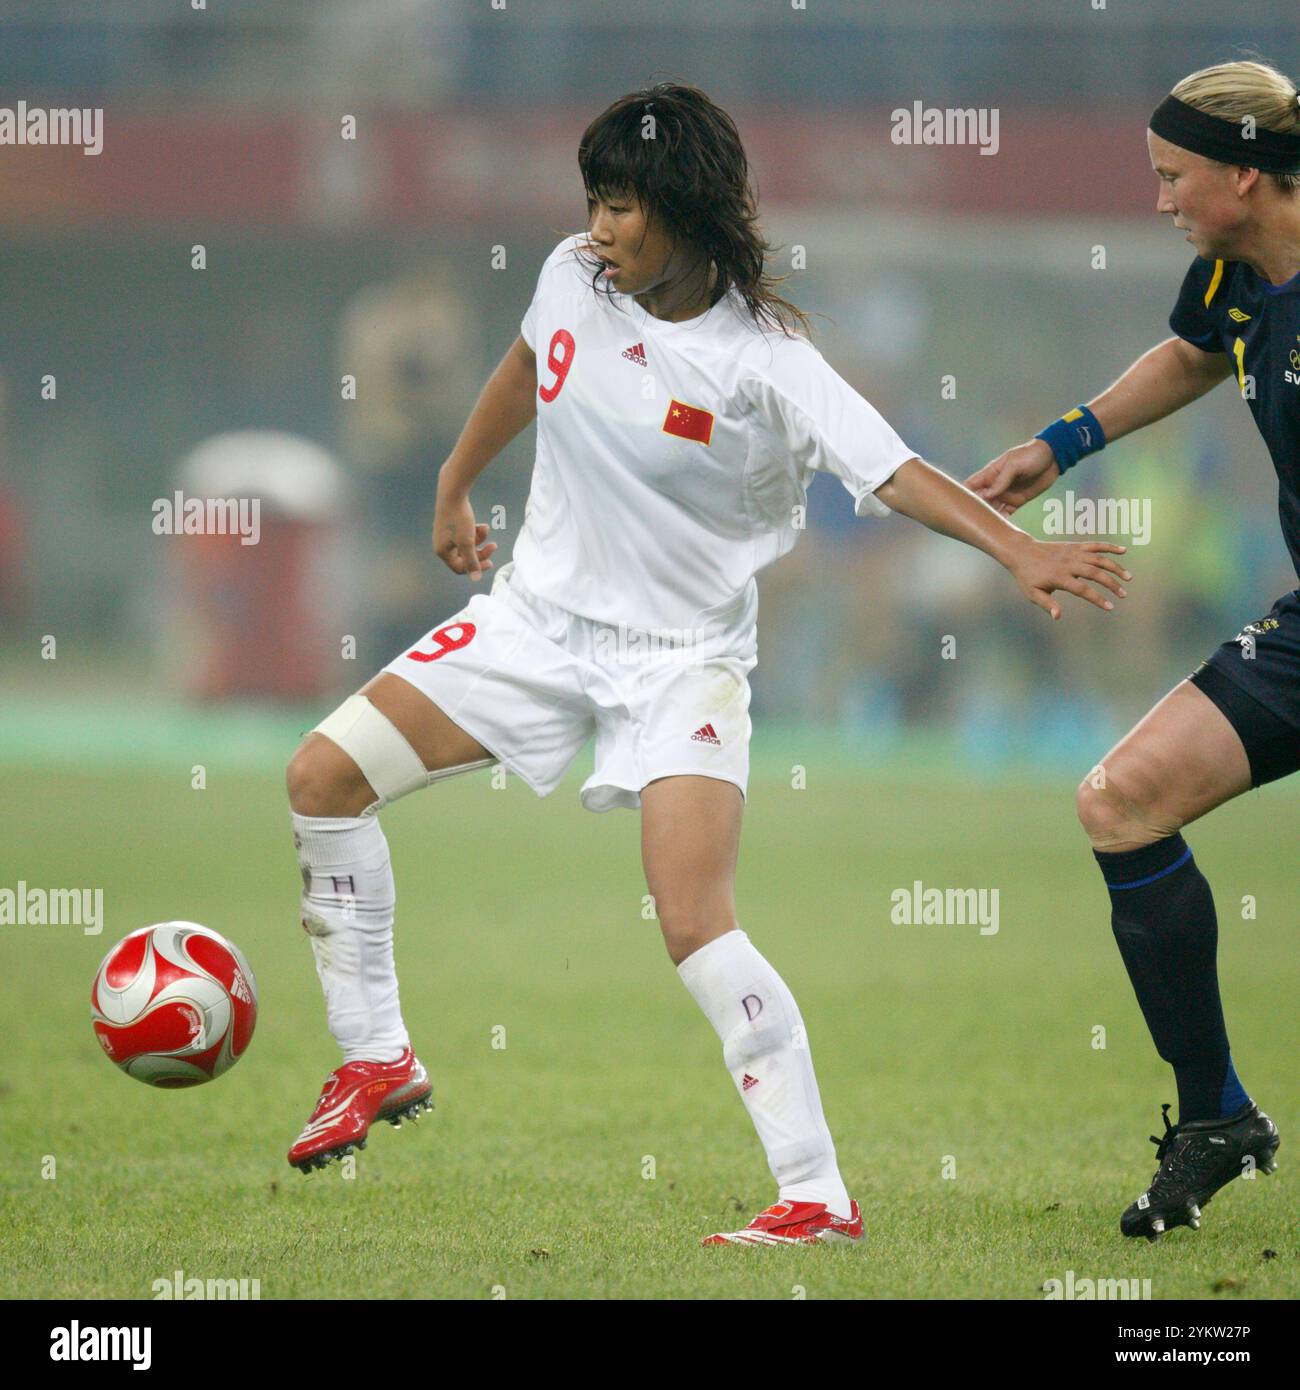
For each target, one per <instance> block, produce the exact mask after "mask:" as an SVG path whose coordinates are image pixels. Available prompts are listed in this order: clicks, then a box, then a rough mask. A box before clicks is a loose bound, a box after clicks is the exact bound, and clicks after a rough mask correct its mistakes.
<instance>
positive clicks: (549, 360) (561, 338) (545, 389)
mask: <svg viewBox="0 0 1300 1390" xmlns="http://www.w3.org/2000/svg"><path fill="white" fill-rule="evenodd" d="M561 348H563V349H564V356H563V357H561V356H560V349H561ZM575 350H576V349H575V348H574V345H573V334H572V333H570V332H569V330H568V329H567V328H557V329H556V330H555V336H554V337H553V338H552V339H551V346H550V348H549V350H548V351H547V354H546V365H547V366H548V367H549V368H550V369H551V371H553V372H554V373H555V380H554V381H553V382H551V384H550V385H549V386H539V387H538V388H537V394H538V395H539V396H540V397H541V398H542V399H543V400H544V401H545V402H546V403H547V405H550V403H551V402H552V401H553V400H554V399H555V398H556V396H558V395H559V394H560V388H561V387H562V386H563V385H564V378H565V377H567V376H568V375H569V368H570V367H572V366H573V354H574V352H575Z"/></svg>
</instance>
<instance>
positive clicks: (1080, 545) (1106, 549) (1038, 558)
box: [1007, 464, 1133, 619]
mask: <svg viewBox="0 0 1300 1390" xmlns="http://www.w3.org/2000/svg"><path fill="white" fill-rule="evenodd" d="M1053 467H1055V464H1053ZM1126 549H1127V547H1126V546H1122V545H1112V544H1111V543H1110V542H1109V541H1038V540H1034V538H1033V537H1032V536H1026V537H1025V543H1024V544H1022V545H1021V546H1020V548H1019V549H1018V551H1017V552H1016V554H1015V555H1014V556H1013V557H1012V559H1011V562H1010V563H1009V564H1008V565H1007V568H1008V569H1009V570H1010V571H1011V573H1012V574H1013V575H1014V576H1015V580H1016V583H1017V584H1019V585H1020V590H1021V592H1022V593H1023V594H1024V596H1025V597H1026V598H1027V599H1028V600H1029V601H1030V603H1036V604H1037V605H1038V606H1039V608H1041V609H1043V610H1044V611H1045V612H1047V613H1050V614H1051V615H1052V617H1053V618H1054V619H1056V618H1059V617H1060V616H1061V605H1060V604H1059V603H1057V602H1056V600H1055V599H1053V598H1052V595H1053V594H1054V593H1057V592H1064V593H1067V594H1074V595H1076V596H1077V597H1079V598H1081V599H1086V600H1087V601H1088V602H1089V603H1093V604H1096V606H1097V607H1098V608H1102V609H1105V610H1106V611H1108V612H1109V610H1110V609H1112V608H1114V607H1115V605H1114V604H1113V603H1112V602H1111V601H1110V599H1108V598H1106V597H1105V595H1103V594H1100V593H1098V591H1097V589H1095V588H1094V587H1093V585H1099V586H1100V587H1101V588H1103V589H1109V590H1110V591H1111V593H1112V594H1114V595H1116V597H1118V598H1124V597H1125V590H1124V588H1123V587H1122V585H1121V584H1120V580H1122V579H1123V580H1130V579H1132V578H1133V576H1132V575H1131V574H1130V573H1129V572H1128V570H1126V569H1125V568H1124V567H1123V565H1121V564H1120V563H1119V562H1118V561H1117V560H1112V559H1111V558H1110V557H1111V556H1112V555H1123V554H1124V552H1125V550H1126Z"/></svg>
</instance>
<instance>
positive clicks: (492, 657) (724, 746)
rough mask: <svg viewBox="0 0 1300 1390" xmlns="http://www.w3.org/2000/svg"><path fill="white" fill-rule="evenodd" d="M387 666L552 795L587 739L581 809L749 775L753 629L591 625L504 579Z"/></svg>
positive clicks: (737, 781)
mask: <svg viewBox="0 0 1300 1390" xmlns="http://www.w3.org/2000/svg"><path fill="white" fill-rule="evenodd" d="M512 568H513V566H512V565H506V566H505V567H503V568H502V569H501V570H500V571H499V572H498V573H497V576H496V581H495V583H494V584H493V586H492V591H491V593H489V594H475V595H474V597H473V598H471V599H470V601H469V603H468V604H467V605H466V606H465V607H464V608H463V609H462V610H461V611H460V612H459V613H457V614H456V615H455V616H454V617H452V618H450V619H448V620H447V621H446V622H444V623H442V624H441V625H440V626H439V627H437V628H435V629H434V630H433V631H432V632H431V633H430V634H429V635H428V636H427V637H425V638H424V639H423V640H422V641H420V642H418V643H416V645H415V646H414V647H412V648H411V649H410V650H409V651H407V652H404V653H403V654H402V655H401V656H399V657H397V659H396V660H394V661H391V662H389V664H388V665H387V666H386V667H385V668H384V669H385V670H386V671H391V672H392V673H393V674H394V675H398V676H401V678H402V679H403V680H405V681H409V682H410V684H412V685H413V686H415V687H416V689H417V690H420V691H422V692H423V693H424V694H425V695H427V696H428V697H429V699H430V700H432V701H433V703H434V704H435V705H437V706H438V708H439V709H441V710H442V711H443V712H444V713H445V714H446V715H447V717H448V718H449V719H451V720H452V722H453V723H455V724H457V725H459V726H460V727H461V728H462V729H464V730H465V732H466V733H467V734H469V735H470V736H471V737H472V738H475V739H477V740H478V742H479V743H481V744H482V745H483V747H484V748H486V749H487V750H488V752H489V753H491V754H492V756H493V757H494V758H496V759H497V760H498V761H499V762H500V763H502V764H503V765H504V766H505V768H506V769H507V770H508V771H509V772H513V773H514V774H515V775H516V776H517V777H518V778H519V779H520V780H521V781H523V782H525V783H526V784H527V785H528V786H529V787H531V788H532V789H533V791H535V792H536V793H537V795H538V796H546V795H548V794H549V793H550V792H552V791H554V790H555V788H556V787H557V786H558V785H559V783H560V782H561V780H562V779H563V777H564V774H565V772H566V771H567V770H568V768H569V765H570V764H571V763H572V762H573V760H574V758H575V757H577V755H578V753H579V752H580V751H581V750H582V748H583V747H584V746H585V745H586V743H587V741H588V740H589V739H590V738H591V737H592V736H593V735H594V736H595V739H596V764H595V771H594V772H593V773H592V775H591V776H590V777H588V778H587V780H586V782H584V783H583V785H582V790H581V793H580V795H581V798H582V804H583V805H584V806H585V807H586V808H587V809H588V810H589V811H609V810H612V809H613V808H614V807H616V806H626V807H628V808H631V809H635V808H636V807H639V806H640V804H641V795H640V793H641V788H642V787H644V786H645V785H646V784H647V783H649V782H653V781H654V780H655V779H656V778H658V777H671V776H674V775H679V774H691V775H695V776H701V777H715V778H719V779H720V780H722V781H724V782H731V783H733V784H734V785H735V786H737V787H739V788H740V792H741V795H742V796H743V795H744V793H745V788H746V784H747V782H748V780H749V735H750V720H749V679H748V677H749V672H750V671H751V670H752V669H753V667H754V663H755V662H756V660H757V644H756V638H755V632H754V629H753V627H752V626H751V627H750V628H749V630H748V632H744V633H723V634H720V635H712V636H709V637H708V638H707V639H703V638H701V639H698V640H694V641H692V640H691V634H689V633H687V634H684V635H681V634H656V635H653V636H652V635H651V634H646V633H638V632H629V631H626V630H621V631H620V630H619V629H617V628H612V627H611V626H610V625H609V624H605V623H597V622H593V621H592V620H590V619H588V618H582V617H579V616H578V615H576V614H574V613H569V612H567V611H566V610H564V609H562V608H558V607H557V606H556V605H554V604H552V603H550V602H548V601H547V600H546V599H543V598H541V597H540V596H539V595H537V594H533V593H531V592H529V591H528V590H526V589H524V588H523V586H522V585H520V584H519V583H518V582H517V581H516V582H513V583H512V582H511V578H510V573H511V570H512Z"/></svg>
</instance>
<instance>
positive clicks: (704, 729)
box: [691, 724, 722, 748]
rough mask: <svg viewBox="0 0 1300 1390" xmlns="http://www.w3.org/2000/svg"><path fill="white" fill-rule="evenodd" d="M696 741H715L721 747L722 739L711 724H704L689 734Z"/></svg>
mask: <svg viewBox="0 0 1300 1390" xmlns="http://www.w3.org/2000/svg"><path fill="white" fill-rule="evenodd" d="M691 737H692V738H693V739H694V740H695V741H696V742H697V743H716V744H717V745H718V747H719V748H721V747H722V740H721V739H720V738H719V737H718V736H717V734H715V733H714V732H713V725H712V724H704V725H702V726H701V727H700V728H698V729H696V731H695V732H694V733H693V734H692V735H691Z"/></svg>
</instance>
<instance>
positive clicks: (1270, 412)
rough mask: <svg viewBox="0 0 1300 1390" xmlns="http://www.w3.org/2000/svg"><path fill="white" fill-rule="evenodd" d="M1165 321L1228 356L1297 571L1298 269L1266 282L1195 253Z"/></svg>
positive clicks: (1236, 264)
mask: <svg viewBox="0 0 1300 1390" xmlns="http://www.w3.org/2000/svg"><path fill="white" fill-rule="evenodd" d="M1169 326H1170V328H1172V329H1173V330H1174V332H1175V333H1177V334H1178V336H1179V337H1180V338H1186V339H1187V341H1188V342H1189V343H1191V344H1193V345H1194V346H1195V347H1198V348H1200V349H1201V350H1202V351H1203V352H1226V353H1227V354H1228V356H1229V357H1230V358H1231V359H1232V362H1233V364H1234V366H1235V367H1236V372H1237V384H1238V387H1239V389H1240V390H1241V391H1242V394H1243V395H1244V396H1245V397H1246V401H1247V404H1248V405H1249V406H1250V413H1251V414H1252V415H1253V416H1254V417H1255V423H1256V425H1258V426H1259V432H1260V434H1262V435H1263V436H1264V443H1265V444H1267V445H1268V452H1269V454H1270V455H1271V456H1272V459H1273V467H1274V468H1276V469H1277V481H1278V502H1277V508H1278V515H1279V516H1280V517H1281V520H1282V538H1283V540H1285V541H1286V546H1287V549H1288V550H1289V551H1290V552H1291V562H1292V564H1294V565H1295V568H1296V574H1297V575H1300V275H1293V276H1292V277H1291V279H1289V280H1288V281H1287V282H1286V283H1285V284H1284V285H1270V284H1269V283H1268V281H1267V280H1261V279H1260V277H1259V276H1258V275H1256V274H1255V272H1254V271H1253V270H1252V269H1251V268H1250V267H1249V266H1248V265H1246V264H1244V263H1243V262H1241V261H1207V260H1204V259H1202V258H1201V257H1199V256H1198V257H1197V258H1196V260H1194V261H1193V262H1192V265H1191V269H1190V270H1188V272H1187V276H1186V278H1185V279H1184V280H1183V288H1182V290H1181V292H1180V293H1179V296H1178V303H1177V304H1175V305H1174V312H1173V313H1172V314H1170V316H1169Z"/></svg>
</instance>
